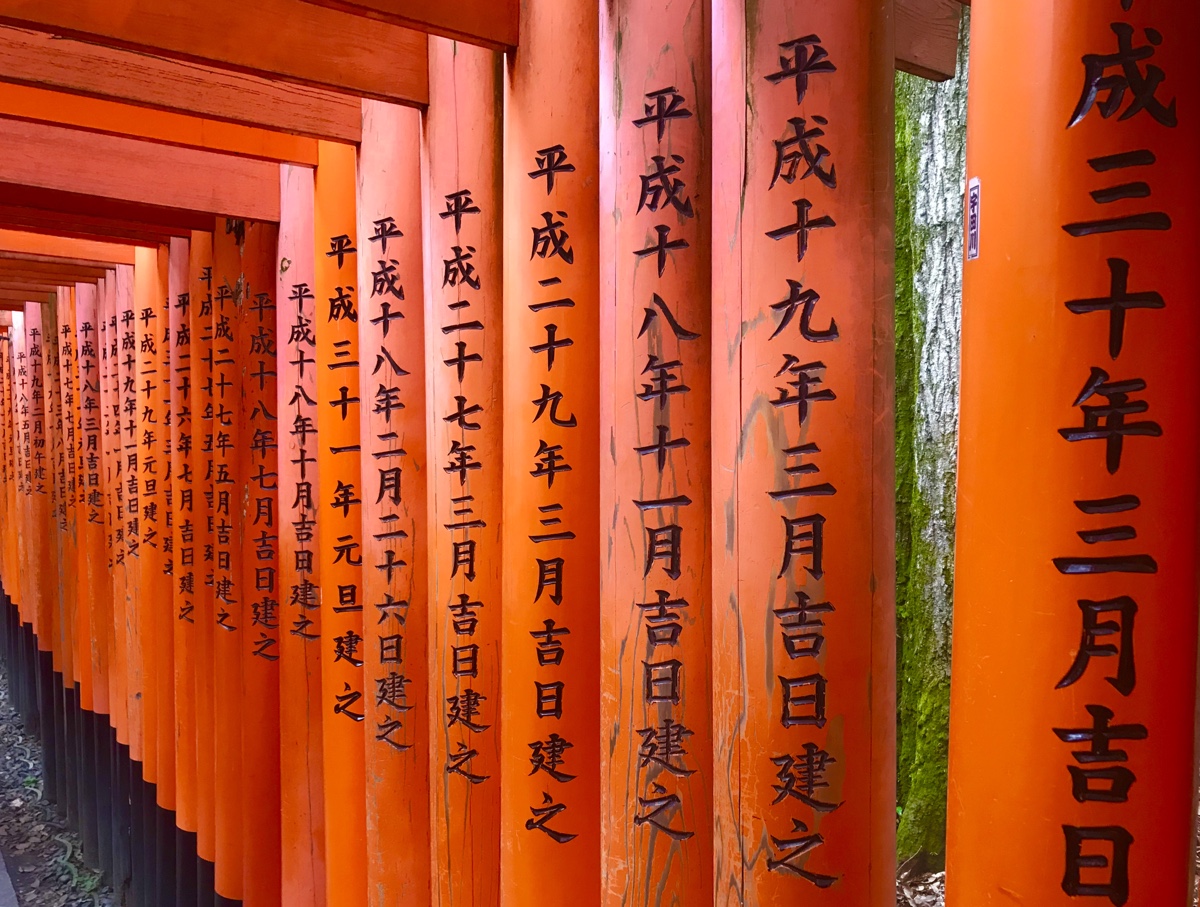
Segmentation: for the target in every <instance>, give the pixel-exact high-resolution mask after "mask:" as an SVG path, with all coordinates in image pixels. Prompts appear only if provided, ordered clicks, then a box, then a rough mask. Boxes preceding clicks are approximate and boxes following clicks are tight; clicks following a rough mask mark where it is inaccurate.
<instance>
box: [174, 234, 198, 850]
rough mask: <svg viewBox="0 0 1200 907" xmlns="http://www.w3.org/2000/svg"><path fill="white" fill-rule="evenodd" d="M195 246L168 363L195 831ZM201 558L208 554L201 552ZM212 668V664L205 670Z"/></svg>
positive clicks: (177, 598) (188, 789)
mask: <svg viewBox="0 0 1200 907" xmlns="http://www.w3.org/2000/svg"><path fill="white" fill-rule="evenodd" d="M190 266H191V250H190V246H189V243H188V241H187V240H186V239H184V238H182V237H176V238H173V239H172V240H171V244H170V249H169V259H168V275H167V306H168V313H167V320H168V328H169V330H168V332H167V336H168V337H169V342H168V344H167V346H168V351H167V352H168V367H169V369H170V375H171V441H170V451H171V518H172V524H171V556H170V563H171V577H172V579H171V582H172V589H171V621H170V623H171V626H172V628H173V635H174V667H175V672H174V673H175V733H176V747H175V783H176V797H175V813H176V821H177V823H178V825H179V827H180V828H181V829H183V830H184V831H188V832H195V831H196V828H197V825H196V823H197V816H196V811H197V806H196V751H197V746H198V743H199V738H198V736H197V734H196V684H197V682H198V680H197V668H198V667H199V666H198V664H197V661H196V657H197V651H198V646H197V639H196V636H197V630H196V579H197V573H198V572H199V571H198V570H197V561H196V553H197V549H196V523H195V519H196V506H195V500H196V489H195V488H194V487H193V482H194V479H195V461H194V459H193V451H194V447H193V436H192V432H193V429H194V422H193V411H192V322H191V312H192V305H193V302H192V287H191V282H190V274H189V269H190ZM201 556H203V554H202V552H201ZM202 670H207V666H205V667H204V668H202Z"/></svg>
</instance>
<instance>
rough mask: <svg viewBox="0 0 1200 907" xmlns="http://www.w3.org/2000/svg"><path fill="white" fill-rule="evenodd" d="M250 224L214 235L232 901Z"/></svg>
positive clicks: (219, 553)
mask: <svg viewBox="0 0 1200 907" xmlns="http://www.w3.org/2000/svg"><path fill="white" fill-rule="evenodd" d="M244 242H245V222H244V221H240V220H233V219H229V218H218V220H217V226H216V229H215V231H214V233H213V253H212V254H213V258H212V260H213V264H212V269H213V272H212V277H213V280H212V283H213V286H212V294H213V304H212V369H213V391H212V397H213V415H212V431H213V479H212V482H213V550H214V557H215V560H214V564H213V609H214V614H213V621H214V634H213V635H214V641H213V665H214V674H215V677H214V681H215V682H214V698H213V715H214V717H213V731H214V744H213V760H214V763H215V767H214V789H215V795H216V832H217V835H216V845H217V850H216V890H217V894H218V895H220V896H221V897H223V898H226V899H229V900H235V901H240V900H241V899H242V896H243V895H244V893H245V859H244V847H245V842H244V838H243V823H242V815H243V810H244V809H245V805H246V801H245V793H244V791H243V790H242V759H243V758H244V756H243V750H242V710H243V708H244V707H245V694H244V691H243V685H242V673H243V666H242V661H243V658H242V650H243V648H244V646H245V639H246V637H247V636H249V635H250V629H249V627H247V626H246V625H245V620H243V615H242V607H243V602H244V600H245V599H246V597H247V596H249V595H250V592H251V590H249V589H247V588H246V587H245V584H244V582H243V576H242V557H243V554H242V537H241V532H240V530H241V526H240V523H241V507H242V499H243V497H244V496H245V492H246V483H247V481H248V480H249V470H248V466H249V452H248V450H247V443H246V442H247V441H248V439H247V438H245V437H243V434H244V433H243V431H242V429H243V424H242V421H241V420H240V418H239V416H240V411H241V399H240V398H241V395H242V390H243V376H242V372H243V367H242V363H240V362H238V359H237V352H238V332H239V326H240V319H241V314H240V310H241V307H242V306H243V305H244V304H245V302H246V300H245V296H244V290H243V273H242V245H243V243H244Z"/></svg>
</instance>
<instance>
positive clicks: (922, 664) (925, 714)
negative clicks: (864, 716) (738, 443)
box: [896, 46, 965, 863]
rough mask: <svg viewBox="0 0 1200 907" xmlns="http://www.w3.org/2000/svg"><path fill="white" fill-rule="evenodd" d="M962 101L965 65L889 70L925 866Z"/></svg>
mask: <svg viewBox="0 0 1200 907" xmlns="http://www.w3.org/2000/svg"><path fill="white" fill-rule="evenodd" d="M961 62H962V63H963V64H965V46H964V53H963V57H962V61H961ZM962 68H963V67H962V66H960V70H961V69H962ZM964 100H965V73H964V72H962V71H960V75H959V77H958V79H956V80H953V81H952V82H949V83H943V84H942V85H934V84H932V83H929V82H926V81H924V80H921V79H917V78H914V77H911V76H906V75H900V76H898V78H897V83H896V603H897V634H898V639H897V674H898V688H897V723H898V726H897V732H898V733H897V771H898V787H897V803H898V806H897V812H898V827H897V847H898V855H899V857H900V859H901V860H907V859H909V858H911V857H914V856H922V857H924V858H928V859H930V860H931V861H932V862H934V863H936V862H937V861H938V860H939V859H940V857H941V855H942V854H943V853H944V851H945V842H946V759H947V741H948V739H949V711H950V613H949V609H950V597H951V592H952V588H953V564H954V558H953V550H952V540H953V523H954V492H955V469H954V467H955V451H956V438H955V430H956V424H955V422H956V415H957V397H958V388H957V381H958V368H957V366H958V358H957V349H958V305H959V299H960V293H961V289H960V288H961V272H960V270H959V268H960V264H959V263H960V260H961V258H960V256H961V251H960V247H961V229H962V228H961V199H962V195H961V193H962V186H961V182H962V167H963V143H964V142H965V108H964V104H963V101H964Z"/></svg>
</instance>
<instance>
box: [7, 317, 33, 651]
mask: <svg viewBox="0 0 1200 907" xmlns="http://www.w3.org/2000/svg"><path fill="white" fill-rule="evenodd" d="M9 335H10V336H11V337H12V361H11V365H12V388H13V389H12V394H13V414H14V417H15V426H14V439H13V454H14V464H15V468H16V479H17V480H16V500H15V506H14V516H15V518H16V524H17V532H16V536H17V545H16V548H15V551H16V555H17V556H18V557H19V558H21V560H22V561H24V562H25V564H26V569H25V570H22V571H21V572H20V573H19V575H18V576H17V577H15V578H14V583H13V586H14V588H13V593H12V594H13V597H14V599H15V600H16V602H17V610H18V615H19V617H20V621H21V624H22V626H23V627H32V624H33V615H31V614H30V608H29V575H30V574H31V573H32V572H33V566H34V565H33V562H32V560H31V559H30V553H29V545H30V544H31V542H30V533H29V494H28V492H27V491H26V489H27V488H28V487H29V456H28V452H29V432H30V422H29V377H28V375H29V365H28V356H27V355H26V352H25V348H26V343H25V311H24V307H22V309H21V311H17V312H14V313H13V325H12V328H11V330H10V334H9ZM22 539H24V540H25V541H24V542H23V543H22V541H21V540H22Z"/></svg>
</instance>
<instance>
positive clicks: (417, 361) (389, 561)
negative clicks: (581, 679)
mask: <svg viewBox="0 0 1200 907" xmlns="http://www.w3.org/2000/svg"><path fill="white" fill-rule="evenodd" d="M421 214H422V206H421V117H420V113H418V112H417V111H416V110H413V109H411V108H407V107H398V106H396V105H394V104H386V103H384V102H382V101H364V102H363V137H362V144H361V145H359V153H358V246H359V254H358V287H359V294H358V303H359V318H358V361H359V362H360V363H361V366H362V369H361V372H360V379H359V390H358V394H359V396H360V397H361V398H362V402H361V403H360V404H359V406H358V412H359V414H360V419H361V432H362V462H361V469H362V474H361V480H360V481H359V482H358V483H356V484H357V489H356V490H357V494H356V497H358V498H361V500H362V503H361V505H359V504H356V505H355V507H354V508H352V513H359V512H360V511H361V513H360V514H359V515H360V516H361V520H362V561H363V567H364V569H363V572H362V591H361V594H362V601H363V617H362V625H363V628H364V629H363V630H362V635H363V637H364V641H363V644H362V645H363V654H362V656H361V657H362V661H363V674H364V677H363V686H364V687H365V689H364V693H365V697H366V698H365V700H364V702H363V705H364V709H363V711H364V713H365V715H366V719H365V721H364V722H363V726H364V729H365V731H366V766H367V771H366V805H367V903H368V904H369V905H371V907H385V905H389V904H392V903H395V902H397V901H400V902H403V903H405V904H412V905H413V907H425V905H427V904H429V903H430V897H431V879H430V855H429V851H430V841H429V772H430V764H429V741H430V737H429V725H430V721H431V720H432V719H431V716H430V714H429V706H428V703H429V701H430V699H429V654H428V651H427V643H426V640H427V638H428V628H429V565H428V527H427V523H426V514H427V503H426V488H427V475H428V468H427V454H426V450H425V448H426V425H425V374H426V372H425V306H424V302H425V299H424V275H423V267H422V265H423V261H422V257H423V255H424V250H423V248H422V245H421V236H422V232H423V230H422V224H421V220H422V218H421ZM396 230H398V231H399V233H398V234H394V235H389V234H392V232H393V231H396ZM327 487H328V485H327V484H323V485H322V494H324V491H325V489H326V488H327ZM393 602H394V603H395V604H394V605H392V604H391V603H393ZM379 605H384V607H383V608H380V607H379ZM368 609H369V610H368ZM368 613H369V614H370V619H368V618H367V614H368ZM401 621H402V622H403V623H402V624H401ZM328 654H329V652H328V650H326V655H328ZM442 770H443V769H441V768H439V771H442Z"/></svg>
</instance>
